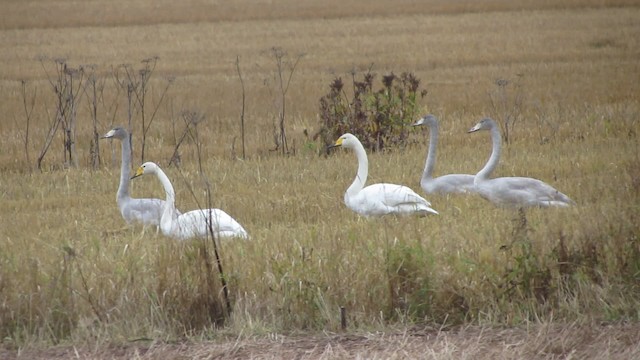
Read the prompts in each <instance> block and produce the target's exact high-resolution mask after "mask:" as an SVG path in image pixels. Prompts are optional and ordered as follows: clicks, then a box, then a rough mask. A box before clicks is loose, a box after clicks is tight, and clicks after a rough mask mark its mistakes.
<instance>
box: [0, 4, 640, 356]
mask: <svg viewBox="0 0 640 360" xmlns="http://www.w3.org/2000/svg"><path fill="white" fill-rule="evenodd" d="M180 4H181V5H176V4H174V3H173V2H163V1H161V2H152V1H146V0H135V1H127V2H125V1H122V2H119V1H116V2H109V3H108V4H103V3H102V2H84V3H82V4H78V3H76V2H70V1H49V2H39V1H28V2H12V1H8V2H5V3H4V4H3V9H4V10H3V15H2V19H1V20H0V48H2V50H3V51H2V52H1V53H0V65H1V66H0V94H1V95H2V99H3V100H2V102H0V113H2V114H3V119H2V120H1V121H0V131H1V132H2V134H3V139H2V141H1V142H0V198H1V200H0V201H1V202H2V206H1V207H0V222H1V225H0V338H1V339H2V340H1V341H2V344H3V346H2V349H3V350H0V355H2V357H20V356H22V357H25V358H33V357H42V358H52V357H60V358H64V357H69V356H81V357H90V358H136V357H139V358H162V357H163V356H167V355H168V356H176V357H177V356H185V357H190V358H209V357H224V358H229V357H238V358H281V357H282V358H291V357H299V358H305V357H306V358H349V357H351V358H358V357H360V358H362V357H366V358H412V357H431V358H466V357H470V358H474V359H477V358H500V357H502V358H513V357H518V358H520V357H526V358H553V357H572V356H575V357H579V358H586V357H593V358H597V357H609V358H616V357H617V358H633V357H638V356H639V355H640V347H639V346H638V344H639V343H640V326H638V323H637V321H638V317H639V309H640V303H639V302H638V299H640V288H639V287H638V284H639V283H640V282H639V280H640V239H639V237H638V234H640V218H639V214H640V201H639V200H640V155H638V154H639V153H640V147H639V145H638V136H639V132H640V125H639V124H638V118H639V114H640V112H639V111H640V104H639V100H640V82H639V81H638V79H640V62H639V61H638V59H639V58H640V46H639V43H638V42H639V41H640V40H639V39H640V22H639V21H638V19H639V18H640V6H639V5H640V4H638V3H637V2H634V1H609V2H607V1H605V2H603V1H588V0H585V1H559V2H557V1H553V2H552V1H548V2H546V1H525V0H522V1H516V2H507V1H504V2H502V1H479V2H470V3H468V4H467V3H464V2H448V1H437V0H433V1H425V2H412V1H401V2H389V3H387V2H384V1H371V2H366V5H365V4H364V3H361V2H357V1H340V2H331V1H330V2H326V3H324V6H319V5H317V4H315V3H314V2H310V1H281V2H277V3H271V2H264V3H262V2H257V3H254V2H249V1H246V2H245V1H239V2H234V3H233V5H231V4H226V3H216V2H205V1H195V0H194V1H188V2H181V3H180ZM5 10H6V11H5ZM27 14H28V15H27ZM274 47H275V48H280V49H282V50H284V51H285V55H284V57H283V60H284V69H285V71H284V75H286V76H288V75H291V82H290V86H289V89H288V91H287V93H286V96H285V98H284V99H285V103H286V111H285V115H286V117H285V126H286V131H287V138H288V144H289V154H288V155H281V154H280V153H279V151H274V149H275V148H276V143H275V141H274V138H275V136H274V133H275V132H277V121H278V120H277V118H278V113H279V111H280V109H281V108H280V104H281V98H280V97H279V96H280V89H279V87H278V82H277V80H278V77H277V75H278V72H277V70H276V59H275V57H274V55H273V54H274V53H273V50H272V49H273V48H274ZM156 56H157V63H156V64H157V65H156V67H155V68H154V70H153V72H152V76H151V78H150V79H151V80H150V82H149V85H148V89H149V92H148V105H147V106H148V108H147V109H146V110H147V111H153V110H154V109H157V111H156V113H155V114H154V118H153V122H152V124H151V126H150V127H149V131H148V133H147V135H146V143H145V155H144V160H145V161H154V162H157V163H158V164H160V165H161V166H162V167H163V168H164V169H165V171H166V172H167V175H168V176H169V178H170V179H171V180H172V182H173V184H174V187H175V188H176V192H177V205H178V207H179V208H180V209H182V210H191V209H195V208H196V207H198V206H199V205H203V204H205V203H206V200H205V198H206V192H205V188H206V187H205V183H206V181H208V182H209V183H210V184H211V190H212V203H213V205H214V206H215V207H219V208H222V209H224V210H225V211H227V212H228V213H229V214H231V215H232V216H233V217H235V218H236V219H237V220H238V221H239V222H240V223H241V224H242V225H243V226H244V227H245V228H246V229H247V231H248V232H249V233H250V235H251V240H250V241H246V242H244V241H226V242H225V241H223V242H222V243H221V244H220V247H219V252H220V256H221V264H222V266H223V268H224V271H225V275H224V276H225V280H226V281H227V283H228V290H229V299H230V303H231V305H232V309H231V310H232V311H231V313H230V315H225V314H226V313H225V311H226V310H227V309H226V306H225V302H224V300H223V295H222V294H223V293H222V291H221V288H220V280H219V277H218V273H217V270H216V268H215V264H214V261H213V258H212V257H213V249H212V245H211V241H210V240H209V241H191V242H186V243H178V242H175V241H173V240H171V239H169V238H166V237H164V236H162V235H161V234H156V233H155V231H154V230H150V229H145V230H143V229H142V228H141V227H138V226H131V227H127V226H125V223H124V221H123V220H122V218H121V216H120V214H119V212H118V209H117V207H116V204H115V193H116V189H117V186H118V179H119V164H120V148H119V144H118V143H117V142H115V141H114V142H110V141H108V140H100V141H99V146H100V151H99V154H100V160H101V162H100V164H99V165H96V166H95V167H93V166H92V153H91V149H92V148H94V146H95V145H92V142H91V139H92V136H93V126H94V122H93V120H92V117H91V111H90V102H89V99H90V95H89V93H85V94H84V95H83V97H82V98H80V101H79V103H78V108H77V125H76V149H77V155H78V156H77V167H74V166H71V165H70V164H67V163H65V157H64V152H63V146H64V144H63V137H62V133H61V131H62V130H60V129H58V132H57V133H56V134H55V136H54V137H53V140H52V143H51V146H50V149H49V151H48V152H47V153H46V155H45V156H44V157H43V160H42V163H41V170H38V169H37V168H36V159H37V157H38V155H39V154H40V153H41V150H42V149H43V147H44V144H45V139H46V138H47V133H48V131H49V129H50V127H51V124H52V123H53V121H54V118H55V113H56V98H55V96H54V91H53V90H52V85H51V83H50V80H51V79H52V77H54V75H55V67H56V62H55V59H66V60H65V61H66V63H67V64H69V66H71V67H73V68H79V67H80V66H83V67H84V69H91V71H93V74H94V75H95V76H96V78H97V79H103V80H104V90H103V92H102V94H103V95H102V97H101V98H100V101H99V102H98V106H97V110H96V116H97V117H96V122H95V124H96V129H97V130H98V131H99V133H100V134H104V133H106V132H107V131H108V130H109V129H111V128H112V127H113V126H114V125H127V124H128V116H127V109H128V108H127V97H126V90H123V89H122V88H121V87H119V86H117V83H116V76H115V75H114V74H116V73H117V74H120V76H122V71H123V69H124V67H122V66H121V65H122V64H130V65H129V66H130V69H133V70H134V72H137V71H138V70H140V69H142V68H143V66H144V64H143V63H141V60H143V59H149V58H154V57H156ZM296 60H299V61H298V63H297V66H296V67H295V70H293V71H292V72H291V70H290V67H289V65H290V63H291V62H295V61H296ZM236 61H238V64H239V67H240V70H241V72H242V79H243V84H244V88H245V92H244V95H245V100H246V102H245V108H244V110H245V114H244V119H245V130H246V132H245V137H246V149H245V158H244V159H242V158H241V157H242V156H241V154H242V150H241V132H240V131H241V130H240V115H241V111H242V97H243V91H242V84H241V82H240V78H239V77H238V72H237V67H236ZM88 65H91V67H89V66H88ZM367 69H372V71H373V72H375V73H376V74H377V77H376V81H377V84H378V86H379V81H380V78H381V77H382V75H384V74H387V73H389V72H392V71H393V72H394V73H396V74H399V73H401V72H405V71H406V72H412V73H414V74H415V75H416V76H417V77H418V78H419V79H420V80H421V83H420V84H421V89H425V90H427V91H428V93H427V95H426V96H425V97H423V98H421V99H420V102H421V105H422V112H423V113H427V112H431V113H433V114H435V115H437V116H438V117H439V118H440V121H441V129H440V135H441V138H440V143H439V152H438V162H437V164H436V174H437V175H443V174H448V173H471V174H473V173H475V172H477V170H479V169H480V168H481V167H482V166H483V164H484V163H485V162H486V160H487V158H488V156H489V153H490V150H491V149H490V140H489V135H488V134H487V133H475V134H466V131H467V130H468V129H469V128H470V127H471V126H472V125H474V124H475V123H476V122H477V121H478V120H480V119H481V118H482V117H485V116H491V117H494V118H496V119H501V118H502V117H503V116H504V114H505V113H506V112H507V111H510V112H511V113H512V114H515V115H514V116H516V117H517V119H518V121H517V122H516V124H515V125H514V128H513V132H512V134H511V140H510V143H509V144H508V145H505V148H504V150H503V154H502V158H501V162H500V166H499V167H498V169H497V173H496V174H495V176H530V177H535V178H538V179H541V180H544V181H546V182H548V183H550V184H551V185H553V186H554V187H556V188H557V189H559V190H561V191H562V192H564V193H566V194H568V195H569V196H570V197H572V198H573V199H574V200H575V201H576V202H577V205H576V206H574V207H571V208H568V209H531V210H529V211H527V213H526V222H523V219H522V218H520V217H519V216H518V214H517V213H515V212H513V211H509V210H505V209H499V208H495V207H494V206H493V205H491V204H490V203H489V202H487V201H485V200H483V199H480V198H478V197H474V196H451V197H438V196H427V198H428V199H429V200H430V201H431V203H432V205H433V207H434V208H435V209H437V210H438V211H439V212H440V215H439V216H432V217H428V218H388V219H379V220H365V219H362V218H359V217H358V216H357V215H355V214H354V213H352V212H351V211H349V210H348V209H347V208H346V207H345V205H344V203H343V201H342V198H343V193H344V191H345V189H346V188H347V186H348V185H349V184H350V183H351V181H352V180H353V176H354V174H355V170H356V159H355V156H354V155H353V154H352V153H351V152H349V151H335V152H334V153H332V154H331V155H330V156H323V155H319V154H318V153H322V148H323V146H324V145H325V144H323V143H321V142H319V141H317V140H314V139H313V138H312V135H313V134H314V133H315V132H316V131H317V130H318V129H319V116H318V111H319V99H320V97H321V96H323V95H324V94H326V93H327V92H328V90H329V84H330V83H331V81H332V80H333V79H334V78H336V77H342V79H343V80H345V83H347V84H350V82H351V72H352V71H355V72H356V73H357V74H359V75H361V74H362V73H363V72H364V71H366V70H367ZM87 71H89V70H87ZM118 71H120V72H119V73H118ZM499 79H501V80H506V81H507V82H506V83H507V85H506V86H504V87H501V86H500V85H497V83H496V81H497V80H499ZM503 84H504V83H503ZM164 89H168V90H167V91H166V93H164ZM23 90H24V92H23ZM346 91H347V92H349V91H351V90H350V89H347V90H346ZM163 94H164V95H163ZM25 100H26V104H27V106H26V108H27V109H28V110H29V109H32V110H29V111H30V112H29V114H30V115H29V116H28V117H27V115H26V112H25ZM31 104H33V106H32V107H31ZM150 109H151V110H150ZM184 111H190V112H192V113H197V114H202V115H203V116H204V120H203V121H202V122H201V123H200V124H199V125H198V138H199V139H200V156H201V159H202V168H203V174H202V175H201V174H199V170H198V169H199V167H198V146H197V144H196V142H195V141H193V140H187V141H185V142H184V143H183V144H182V145H181V146H180V149H179V153H180V166H179V167H176V166H173V165H172V166H168V163H169V161H170V159H171V157H172V154H173V152H174V148H175V144H176V140H177V139H178V138H179V136H180V134H181V133H182V131H183V129H184V127H185V123H184V122H183V117H182V116H181V114H183V112H184ZM146 116H147V121H148V119H149V116H151V115H150V112H147V114H146ZM27 118H28V119H29V121H28V124H29V127H28V128H27ZM27 129H28V130H27ZM132 129H133V144H134V152H133V156H134V160H133V164H134V166H137V165H139V164H140V163H141V162H142V159H141V157H142V154H141V133H142V130H141V129H142V125H141V111H140V107H135V108H134V110H133V115H132ZM409 140H410V141H409V143H408V144H407V146H403V147H398V148H392V149H388V151H384V152H380V153H374V154H369V164H370V172H369V174H370V177H369V181H368V183H374V182H383V181H384V182H392V183H400V184H404V185H407V186H409V187H411V188H413V189H414V190H416V191H417V192H419V193H422V190H421V189H420V185H419V179H420V175H421V173H422V169H423V166H424V160H425V156H426V146H427V131H426V130H425V131H421V129H416V130H415V131H412V135H411V136H410V139H409ZM190 189H191V190H192V191H193V193H192V192H191V190H190ZM132 196H134V197H160V198H163V197H164V192H163V190H162V188H161V186H160V184H159V183H158V181H157V180H156V179H155V178H152V177H143V178H140V179H135V180H133V181H132ZM340 307H344V308H345V309H346V314H347V322H348V327H347V329H346V330H342V329H341V323H340V321H341V319H340V311H339V309H340ZM487 344H493V345H492V346H488V345H487ZM53 345H55V347H52V346H53Z"/></svg>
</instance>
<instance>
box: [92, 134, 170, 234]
mask: <svg viewBox="0 0 640 360" xmlns="http://www.w3.org/2000/svg"><path fill="white" fill-rule="evenodd" d="M102 138H103V139H117V140H120V142H121V144H122V164H121V168H120V185H119V186H118V193H117V194H116V203H117V204H118V208H119V209H120V214H122V218H124V220H125V221H126V222H127V223H128V224H130V223H140V224H142V225H145V226H147V225H153V226H160V218H161V217H162V211H163V209H164V200H161V199H135V198H132V197H131V196H129V180H130V179H129V178H130V175H131V145H130V143H129V132H128V131H127V130H126V129H124V128H122V127H115V128H113V129H111V130H109V132H107V133H106V134H105V135H104V136H102ZM176 211H177V210H176ZM178 212H179V211H178Z"/></svg>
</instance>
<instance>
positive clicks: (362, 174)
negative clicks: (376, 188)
mask: <svg viewBox="0 0 640 360" xmlns="http://www.w3.org/2000/svg"><path fill="white" fill-rule="evenodd" d="M353 150H354V151H355V153H356V157H357V158H358V172H357V173H356V178H355V179H354V180H353V183H351V186H349V188H348V189H347V194H350V195H355V194H357V193H358V192H360V190H362V188H363V187H364V184H365V183H366V182H367V176H369V160H368V159H367V152H366V151H365V150H364V147H363V146H362V144H360V143H358V144H356V146H355V147H354V149H353Z"/></svg>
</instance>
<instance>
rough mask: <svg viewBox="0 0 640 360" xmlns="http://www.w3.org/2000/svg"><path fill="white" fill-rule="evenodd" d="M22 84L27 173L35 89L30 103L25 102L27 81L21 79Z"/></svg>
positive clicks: (29, 162) (29, 165)
mask: <svg viewBox="0 0 640 360" xmlns="http://www.w3.org/2000/svg"><path fill="white" fill-rule="evenodd" d="M21 84H22V105H23V107H24V114H25V116H26V124H25V133H24V156H25V158H26V160H27V167H28V168H29V174H31V172H32V169H31V159H30V158H29V124H30V123H31V114H33V108H34V107H35V104H36V94H37V90H34V91H33V96H32V97H31V99H30V100H31V101H30V104H27V82H26V81H25V80H22V81H21Z"/></svg>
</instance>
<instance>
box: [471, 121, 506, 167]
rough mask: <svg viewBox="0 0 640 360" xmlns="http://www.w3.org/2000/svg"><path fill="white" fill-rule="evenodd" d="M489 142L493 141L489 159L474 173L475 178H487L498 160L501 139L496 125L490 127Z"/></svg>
mask: <svg viewBox="0 0 640 360" xmlns="http://www.w3.org/2000/svg"><path fill="white" fill-rule="evenodd" d="M491 142H492V143H493V150H492V151H491V157H489V161H487V163H486V164H485V165H484V167H483V168H482V170H480V171H479V172H478V173H477V174H476V178H477V179H480V180H487V179H488V178H489V176H491V174H492V173H493V170H495V169H496V166H498V161H499V160H500V148H501V147H502V140H501V139H500V131H499V130H498V128H497V127H496V126H494V127H492V128H491Z"/></svg>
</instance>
